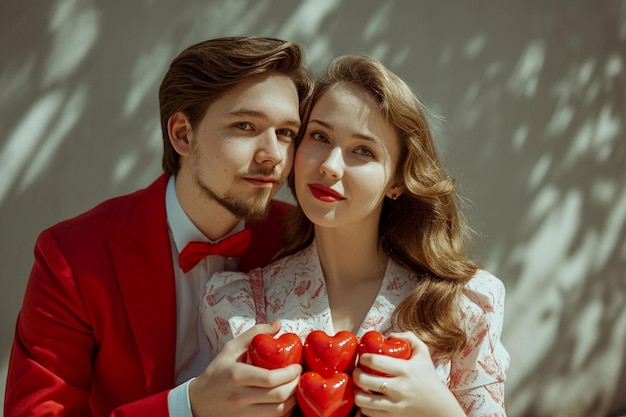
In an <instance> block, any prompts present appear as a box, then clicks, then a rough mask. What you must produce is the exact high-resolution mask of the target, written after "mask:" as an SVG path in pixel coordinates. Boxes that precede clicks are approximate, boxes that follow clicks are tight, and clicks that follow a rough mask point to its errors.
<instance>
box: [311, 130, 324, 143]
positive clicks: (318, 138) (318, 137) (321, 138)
mask: <svg viewBox="0 0 626 417" xmlns="http://www.w3.org/2000/svg"><path fill="white" fill-rule="evenodd" d="M311 137H312V138H313V139H314V140H316V141H318V142H328V137H327V136H326V135H325V134H323V133H320V132H313V133H312V134H311Z"/></svg>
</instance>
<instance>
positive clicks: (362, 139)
mask: <svg viewBox="0 0 626 417" xmlns="http://www.w3.org/2000/svg"><path fill="white" fill-rule="evenodd" d="M378 107H379V106H378V103H377V102H376V100H375V99H374V98H373V97H372V96H370V94H368V93H367V92H366V91H364V90H362V89H361V88H359V87H357V86H355V85H353V84H349V83H339V84H335V85H333V86H332V87H330V89H329V90H327V91H326V92H325V93H324V94H323V95H322V96H321V97H320V98H319V100H318V101H317V102H316V103H315V105H314V106H313V109H312V111H311V116H310V119H309V122H308V125H307V128H306V132H305V134H304V137H303V139H302V142H301V144H300V146H299V147H298V149H297V151H296V158H295V164H294V175H295V190H296V196H297V198H298V202H299V203H300V206H301V207H302V210H303V211H304V213H305V214H306V216H307V217H308V218H309V219H310V220H311V221H312V222H313V223H315V224H316V225H318V226H322V227H340V226H345V225H354V224H359V225H363V222H372V223H371V224H373V225H377V224H378V221H379V218H380V211H381V209H382V203H383V200H384V199H385V196H391V195H392V194H393V193H394V192H395V193H397V192H398V191H397V190H396V189H395V188H394V185H395V184H394V183H393V181H394V173H395V172H396V167H397V163H398V159H399V155H400V144H399V139H398V136H397V134H396V132H395V130H394V129H393V127H392V126H391V125H390V124H389V123H387V121H386V120H385V117H384V116H383V114H382V112H381V111H380V110H379V109H378Z"/></svg>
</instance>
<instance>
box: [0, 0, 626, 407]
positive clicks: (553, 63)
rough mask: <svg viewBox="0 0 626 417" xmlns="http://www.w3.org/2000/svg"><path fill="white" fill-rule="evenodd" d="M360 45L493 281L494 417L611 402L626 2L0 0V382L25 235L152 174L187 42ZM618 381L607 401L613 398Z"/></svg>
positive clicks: (29, 242)
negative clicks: (165, 89)
mask: <svg viewBox="0 0 626 417" xmlns="http://www.w3.org/2000/svg"><path fill="white" fill-rule="evenodd" d="M240 34H263V35H272V36H278V37H283V38H288V39H293V40H297V41H299V42H301V43H302V44H303V45H304V46H305V48H306V50H307V54H308V62H309V64H310V65H311V67H312V68H314V69H315V70H318V69H320V68H322V67H323V66H324V65H325V64H326V63H327V62H328V60H329V59H330V58H331V57H334V56H336V55H338V54H341V53H346V52H364V53H368V54H371V55H373V56H375V57H378V58H380V59H382V60H383V61H384V62H385V63H387V64H388V66H390V67H391V68H392V69H394V70H395V71H396V72H397V73H398V74H399V75H400V76H401V77H403V78H404V79H405V80H406V81H407V82H408V83H409V84H410V85H411V86H412V87H413V88H414V89H415V91H416V92H417V93H418V94H419V95H420V97H421V98H422V99H423V100H424V101H425V102H426V103H427V104H428V105H429V106H430V107H431V109H433V110H434V111H435V112H436V113H437V114H438V115H440V116H442V117H443V118H444V119H442V120H440V121H439V122H438V123H437V127H436V132H437V138H438V141H439V144H440V147H441V150H442V151H443V153H444V158H445V161H446V163H447V164H448V166H449V167H450V170H451V172H452V173H453V174H454V175H455V176H456V177H457V179H458V180H459V182H460V183H461V184H462V192H463V194H464V195H465V197H466V198H468V199H469V200H470V201H471V205H470V206H469V207H468V215H469V218H470V221H471V224H472V226H473V227H474V229H476V230H477V231H479V232H480V233H481V237H480V238H479V239H477V241H476V246H475V250H476V255H477V257H478V258H479V260H481V261H482V262H484V263H485V265H486V266H487V268H488V269H489V270H490V271H491V272H493V273H494V274H496V275H497V276H499V277H500V278H501V279H502V280H503V281H504V282H505V284H506V285H507V289H508V293H507V294H508V298H507V303H508V304H507V311H506V314H507V316H506V322H505V331H504V337H503V339H504V342H505V344H506V346H507V348H508V349H509V351H510V353H511V356H512V360H513V362H512V366H511V369H510V373H509V381H508V386H507V402H508V409H509V415H510V416H511V417H526V416H528V417H530V416H533V417H556V416H567V417H578V416H580V417H593V416H604V415H607V414H608V413H609V411H611V410H613V411H617V410H618V408H621V409H622V410H623V409H626V404H625V403H626V399H624V397H623V395H618V389H619V391H620V392H621V393H622V394H623V392H624V390H625V389H626V373H625V371H624V369H626V361H625V357H624V352H626V346H625V345H626V239H625V236H626V168H625V167H626V164H625V162H626V137H625V136H626V135H625V131H626V126H625V125H624V124H625V123H626V102H625V100H626V68H625V65H626V61H625V59H626V56H625V52H626V1H624V0H621V1H619V0H602V1H597V0H587V1H582V0H554V1H545V0H530V1H529V0H527V1H522V0H519V1H508V2H503V1H495V0H494V1H488V2H487V1H468V0H464V1H429V0H416V1H408V0H407V1H376V0H370V1H364V0H348V1H332V0H330V1H326V0H324V1H322V0H309V1H296V0H291V1H286V0H266V1H264V0H257V1H252V0H250V1H240V0H234V1H233V0H230V1H206V0H202V1H200V0H197V1H187V2H173V1H168V0H143V1H139V0H136V1H107V2H95V1H89V0H80V1H79V0H49V1H20V0H2V1H0V231H1V232H0V233H1V234H0V245H1V249H2V250H1V251H0V381H2V382H0V389H2V391H4V378H5V375H6V364H7V360H8V355H9V351H10V341H11V339H12V335H13V327H14V322H15V318H16V315H17V313H18V310H19V306H20V299H21V296H22V294H23V291H24V286H25V284H26V280H27V278H28V273H29V269H30V266H31V263H32V247H33V243H34V240H35V238H36V236H37V234H38V233H39V231H41V230H42V229H44V228H45V227H47V226H49V225H52V224H54V223H56V222H58V221H60V220H62V219H65V218H67V217H69V216H73V215H75V214H78V213H79V212H82V211H84V210H85V209H87V208H89V207H91V206H93V205H94V204H96V203H97V202H99V201H101V200H103V199H105V198H108V197H111V196H114V195H118V194H121V193H125V192H128V191H131V190H134V189H136V188H138V187H143V186H145V185H147V184H148V183H149V182H150V181H151V180H152V179H153V178H154V177H156V175H158V174H159V172H160V155H161V144H160V137H159V125H158V107H157V99H156V91H157V88H158V84H159V82H160V79H161V77H162V74H163V72H164V70H165V67H166V65H167V64H168V62H169V61H170V60H171V59H172V58H173V57H174V55H176V54H177V53H178V52H179V51H180V50H182V49H183V48H184V47H186V46H187V45H189V44H191V43H192V42H196V41H199V40H202V39H205V38H209V37H215V36H222V35H240ZM618 387H619V388H618Z"/></svg>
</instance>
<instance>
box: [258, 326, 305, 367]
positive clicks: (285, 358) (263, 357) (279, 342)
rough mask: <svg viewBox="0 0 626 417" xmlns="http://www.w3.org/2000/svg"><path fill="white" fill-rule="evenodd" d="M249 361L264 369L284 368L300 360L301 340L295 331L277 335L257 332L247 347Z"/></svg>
mask: <svg viewBox="0 0 626 417" xmlns="http://www.w3.org/2000/svg"><path fill="white" fill-rule="evenodd" d="M248 357H249V358H250V362H252V363H253V364H254V365H256V366H260V367H262V368H265V369H277V368H284V367H285V366H287V365H291V364H292V363H301V362H302V341H301V340H300V337H299V336H298V335H297V334H295V333H284V334H283V335H281V336H279V337H273V336H270V335H269V334H257V335H256V336H254V337H253V338H252V341H251V342H250V347H249V348H248Z"/></svg>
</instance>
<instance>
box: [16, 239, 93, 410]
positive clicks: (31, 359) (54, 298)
mask: <svg viewBox="0 0 626 417" xmlns="http://www.w3.org/2000/svg"><path fill="white" fill-rule="evenodd" d="M93 355H94V339H93V335H92V331H91V327H90V324H89V317H87V314H86V309H85V306H84V305H83V302H82V299H81V296H80V294H79V291H78V289H77V287H76V285H75V282H74V280H73V278H72V272H71V269H70V267H69V265H68V264H67V263H66V261H65V258H64V256H63V254H62V252H61V250H60V248H59V247H58V245H57V244H56V241H55V240H54V237H53V236H52V234H51V233H49V232H43V233H42V234H41V236H40V237H39V239H38V240H37V244H36V246H35V263H34V266H33V269H32V271H31V275H30V279H29V281H28V285H27V287H26V293H25V295H24V300H23V305H22V309H21V311H20V314H19V316H18V320H17V325H16V330H15V338H14V342H13V347H12V351H11V360H10V364H9V370H8V375H7V386H6V395H5V397H6V398H5V404H4V412H5V416H7V417H14V416H15V417H16V416H25V415H29V416H31V415H32V416H43V415H46V416H47V415H51V416H56V415H67V416H88V415H91V412H90V410H89V392H90V387H91V381H92V377H93V371H92V370H93V367H92V364H91V359H92V357H93Z"/></svg>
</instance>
